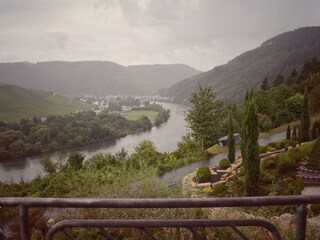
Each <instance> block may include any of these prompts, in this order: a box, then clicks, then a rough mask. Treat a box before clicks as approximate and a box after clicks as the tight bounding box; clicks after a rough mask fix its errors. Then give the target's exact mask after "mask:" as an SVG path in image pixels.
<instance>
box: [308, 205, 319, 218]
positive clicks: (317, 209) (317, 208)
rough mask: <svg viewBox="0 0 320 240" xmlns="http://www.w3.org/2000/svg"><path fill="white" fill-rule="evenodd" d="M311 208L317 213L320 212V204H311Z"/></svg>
mask: <svg viewBox="0 0 320 240" xmlns="http://www.w3.org/2000/svg"><path fill="white" fill-rule="evenodd" d="M310 209H311V211H312V212H313V213H314V214H315V215H319V214H320V204H311V206H310Z"/></svg>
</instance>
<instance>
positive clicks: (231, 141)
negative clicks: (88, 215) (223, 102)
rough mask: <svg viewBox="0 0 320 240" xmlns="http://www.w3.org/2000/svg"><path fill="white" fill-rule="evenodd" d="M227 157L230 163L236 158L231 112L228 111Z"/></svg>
mask: <svg viewBox="0 0 320 240" xmlns="http://www.w3.org/2000/svg"><path fill="white" fill-rule="evenodd" d="M228 133H229V134H228V147H229V152H228V159H229V161H230V162H231V163H233V162H234V161H235V159H236V153H235V139H234V127H233V117H232V113H230V116H229V131H228Z"/></svg>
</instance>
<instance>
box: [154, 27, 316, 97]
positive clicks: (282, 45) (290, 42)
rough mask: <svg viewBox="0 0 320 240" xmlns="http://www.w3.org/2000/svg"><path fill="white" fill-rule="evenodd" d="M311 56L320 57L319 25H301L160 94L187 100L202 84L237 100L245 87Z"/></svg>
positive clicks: (287, 70) (254, 85)
mask: <svg viewBox="0 0 320 240" xmlns="http://www.w3.org/2000/svg"><path fill="white" fill-rule="evenodd" d="M313 57H320V27H305V28H300V29H297V30H294V31H291V32H286V33H283V34H280V35H278V36H276V37H273V38H271V39H269V40H267V41H265V42H264V43H262V44H261V46H260V47H258V48H256V49H254V50H251V51H247V52H245V53H243V54H241V55H240V56H238V57H236V58H234V59H233V60H231V61H229V62H228V63H227V64H225V65H221V66H217V67H215V68H214V69H212V70H210V71H208V72H205V73H201V74H199V75H196V76H194V77H192V78H188V79H185V80H183V81H181V82H179V83H176V84H174V85H173V86H171V87H170V88H169V89H165V90H162V91H160V94H161V95H163V96H168V97H173V99H174V101H175V102H180V103H182V102H184V103H188V99H189V97H190V96H191V93H192V92H193V91H194V90H195V89H196V88H197V86H198V85H199V84H201V85H203V86H211V87H212V88H213V90H214V92H215V94H216V95H217V97H218V98H221V99H228V100H231V101H232V102H235V103H240V102H242V101H243V96H244V93H245V91H246V89H251V88H253V89H255V90H257V89H259V86H260V84H261V83H262V82H263V80H264V78H268V81H269V83H273V82H274V81H275V80H276V78H277V75H278V74H281V75H283V76H288V75H289V74H290V73H291V71H292V70H293V69H296V70H297V71H299V70H300V69H301V68H302V66H303V64H304V63H305V62H306V61H307V60H309V59H311V58H313Z"/></svg>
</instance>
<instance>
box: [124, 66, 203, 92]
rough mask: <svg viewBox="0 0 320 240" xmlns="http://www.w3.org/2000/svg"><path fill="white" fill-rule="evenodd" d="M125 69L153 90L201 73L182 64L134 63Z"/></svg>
mask: <svg viewBox="0 0 320 240" xmlns="http://www.w3.org/2000/svg"><path fill="white" fill-rule="evenodd" d="M127 69H128V70H129V72H130V73H132V75H134V76H136V77H138V78H139V79H141V80H144V81H145V82H146V83H147V84H149V85H150V87H151V88H152V91H154V92H156V91H158V90H159V89H162V88H165V87H169V86H171V85H172V84H174V83H176V82H178V81H181V80H183V79H185V78H187V77H192V76H194V75H197V74H199V73H201V72H200V71H198V70H196V69H194V68H192V67H190V66H187V65H184V64H155V65H134V66H128V67H127Z"/></svg>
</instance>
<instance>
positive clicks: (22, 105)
mask: <svg viewBox="0 0 320 240" xmlns="http://www.w3.org/2000/svg"><path fill="white" fill-rule="evenodd" d="M91 108H92V105H90V104H88V103H84V102H81V101H78V100H76V99H71V98H68V97H65V96H62V95H58V94H53V93H51V92H46V91H42V90H30V89H25V88H22V87H18V86H14V85H0V120H2V121H10V122H18V121H20V119H21V118H33V117H34V116H38V117H46V116H48V115H64V114H68V113H71V112H76V111H77V110H81V109H91Z"/></svg>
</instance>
